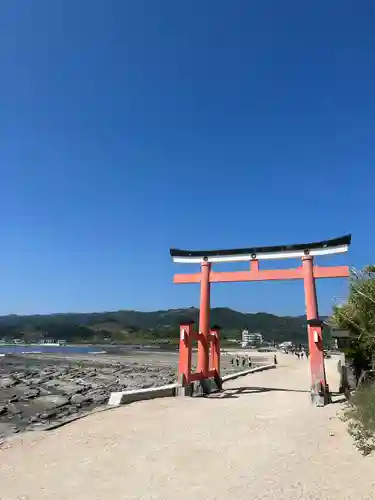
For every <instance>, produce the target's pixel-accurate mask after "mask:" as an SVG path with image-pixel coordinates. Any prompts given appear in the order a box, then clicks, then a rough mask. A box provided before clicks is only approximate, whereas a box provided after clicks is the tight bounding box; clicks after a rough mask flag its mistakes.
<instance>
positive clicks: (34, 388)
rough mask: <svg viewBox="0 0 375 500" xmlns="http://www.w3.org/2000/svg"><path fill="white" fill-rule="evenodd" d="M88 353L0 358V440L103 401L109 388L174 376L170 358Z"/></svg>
mask: <svg viewBox="0 0 375 500" xmlns="http://www.w3.org/2000/svg"><path fill="white" fill-rule="evenodd" d="M87 358H88V359H87ZM87 358H84V359H80V358H79V357H74V356H72V357H70V358H69V359H66V358H64V357H62V358H60V357H58V356H50V355H47V356H44V357H43V356H37V355H35V356H34V355H27V356H5V357H2V358H0V442H1V440H2V439H3V438H4V437H6V436H9V435H11V434H14V433H18V432H20V431H25V430H36V429H43V428H47V427H49V426H51V425H53V424H56V423H59V422H63V421H64V420H66V419H70V418H71V417H72V416H74V415H79V414H80V413H83V412H87V411H90V410H92V409H94V408H96V407H98V406H100V405H104V404H106V403H107V401H108V398H109V394H110V393H111V392H112V391H121V390H126V389H136V388H147V387H153V386H156V385H162V384H166V383H171V382H174V381H175V380H176V368H175V366H174V364H175V363H174V362H172V363H170V364H168V363H167V364H166V366H152V365H151V366H148V365H145V363H139V362H137V361H130V360H125V362H124V360H121V361H120V360H118V359H116V358H114V357H109V358H108V359H106V358H105V357H104V356H99V358H95V357H94V356H93V357H92V359H90V358H89V356H88V357H87ZM173 361H174V360H173Z"/></svg>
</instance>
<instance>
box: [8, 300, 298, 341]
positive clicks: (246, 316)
mask: <svg viewBox="0 0 375 500" xmlns="http://www.w3.org/2000/svg"><path fill="white" fill-rule="evenodd" d="M198 313H199V311H198V309H196V308H189V309H171V310H166V311H153V312H141V311H126V310H121V311H113V312H100V313H82V314H81V313H63V314H50V315H33V316H18V315H9V316H1V317H0V339H1V338H3V339H6V340H11V339H14V338H19V339H22V340H25V341H28V342H30V341H38V340H40V339H41V338H43V337H49V338H54V339H64V340H67V341H68V342H109V341H112V342H129V343H142V342H169V343H177V341H178V332H179V324H180V323H181V322H183V321H186V320H194V321H196V322H198ZM211 323H212V324H218V325H220V326H221V327H222V338H223V339H228V338H238V339H239V338H240V337H241V331H242V329H243V328H245V327H246V328H247V329H248V330H249V331H254V332H260V333H262V334H263V335H264V337H265V339H266V340H270V341H276V342H282V341H284V340H292V341H294V342H296V343H305V342H306V340H307V334H306V320H305V317H304V316H297V317H291V316H276V315H274V314H268V313H255V314H252V313H241V312H238V311H234V310H232V309H228V308H225V307H217V308H213V309H212V311H211Z"/></svg>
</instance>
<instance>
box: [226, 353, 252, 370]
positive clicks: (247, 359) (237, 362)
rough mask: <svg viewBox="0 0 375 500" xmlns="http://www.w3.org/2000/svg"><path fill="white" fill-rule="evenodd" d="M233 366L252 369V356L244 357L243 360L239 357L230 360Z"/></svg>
mask: <svg viewBox="0 0 375 500" xmlns="http://www.w3.org/2000/svg"><path fill="white" fill-rule="evenodd" d="M230 362H231V364H232V366H240V365H242V366H248V367H249V368H251V365H252V363H251V358H250V356H244V357H242V358H240V357H239V356H236V357H235V358H232V359H231V360H230Z"/></svg>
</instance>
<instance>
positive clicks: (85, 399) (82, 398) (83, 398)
mask: <svg viewBox="0 0 375 500" xmlns="http://www.w3.org/2000/svg"><path fill="white" fill-rule="evenodd" d="M91 401H92V398H91V397H90V396H89V395H88V394H74V395H73V396H72V397H71V398H70V402H71V403H72V404H74V405H75V404H83V403H91Z"/></svg>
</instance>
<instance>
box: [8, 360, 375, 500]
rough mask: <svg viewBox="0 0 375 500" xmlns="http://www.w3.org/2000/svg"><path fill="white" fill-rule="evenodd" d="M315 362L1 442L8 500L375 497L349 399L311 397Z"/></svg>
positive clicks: (373, 472) (372, 467)
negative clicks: (346, 412)
mask: <svg viewBox="0 0 375 500" xmlns="http://www.w3.org/2000/svg"><path fill="white" fill-rule="evenodd" d="M308 386H309V380H308V374H307V362H306V361H297V360H290V361H287V363H286V366H281V367H279V368H278V369H277V370H270V371H266V372H262V373H258V374H254V375H248V376H246V377H243V378H241V379H237V380H234V381H232V382H230V383H228V384H226V391H225V392H224V393H223V394H221V395H220V396H212V397H210V398H205V399H198V398H197V399H190V398H179V399H160V400H154V401H146V402H140V403H135V404H132V405H130V406H125V407H121V408H118V409H114V410H110V411H105V412H102V413H97V414H94V415H91V416H89V417H87V418H84V419H81V420H79V421H76V422H74V423H72V424H68V425H66V426H64V427H61V428H59V429H57V430H54V431H50V432H46V433H30V434H26V435H24V436H19V437H18V438H15V439H14V440H13V441H12V443H11V445H10V446H9V447H8V448H6V449H3V450H1V451H0V464H1V468H0V498H1V500H15V499H23V500H26V499H27V500H71V499H77V500H78V499H79V500H115V499H116V500H119V499H127V500H130V499H134V500H135V499H137V500H138V499H139V500H140V499H142V500H146V499H147V500H176V499H182V500H185V499H186V500H190V499H191V500H193V499H194V500H211V499H212V500H214V499H215V500H224V499H225V500H228V499H229V498H233V499H236V500H240V499H243V500H245V499H246V500H256V499H264V500H265V499H275V500H290V499H293V500H297V499H301V500H302V499H303V500H308V499H314V500H318V499H319V500H323V499H329V500H348V499H349V500H373V499H374V498H375V458H374V457H371V456H370V457H366V458H364V457H362V456H361V455H360V454H359V453H358V452H357V451H356V450H355V449H354V447H353V444H352V441H351V439H350V437H349V436H348V435H347V433H346V429H345V424H344V423H343V422H341V420H340V419H339V418H337V412H338V411H340V408H341V404H340V403H337V404H332V405H330V406H327V407H325V408H314V407H312V406H311V404H310V402H309V394H308V392H306V388H307V387H308Z"/></svg>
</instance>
